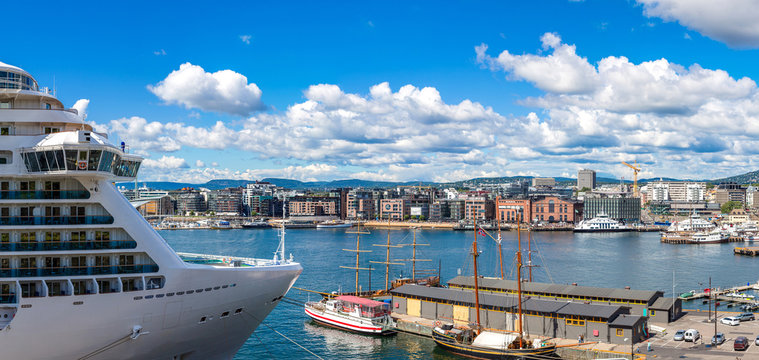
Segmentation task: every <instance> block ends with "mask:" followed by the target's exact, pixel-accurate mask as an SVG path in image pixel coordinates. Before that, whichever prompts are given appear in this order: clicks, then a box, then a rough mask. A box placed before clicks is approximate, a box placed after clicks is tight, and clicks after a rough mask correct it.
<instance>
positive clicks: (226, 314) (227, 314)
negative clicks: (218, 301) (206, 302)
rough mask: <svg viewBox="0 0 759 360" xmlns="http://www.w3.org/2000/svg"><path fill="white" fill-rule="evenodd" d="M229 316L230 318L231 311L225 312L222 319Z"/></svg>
mask: <svg viewBox="0 0 759 360" xmlns="http://www.w3.org/2000/svg"><path fill="white" fill-rule="evenodd" d="M227 316H229V311H225V312H223V313H221V317H223V318H225V317H227Z"/></svg>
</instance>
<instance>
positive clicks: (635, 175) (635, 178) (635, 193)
mask: <svg viewBox="0 0 759 360" xmlns="http://www.w3.org/2000/svg"><path fill="white" fill-rule="evenodd" d="M622 163H623V164H625V165H627V167H629V168H630V169H633V196H635V197H640V194H638V172H640V168H639V167H638V162H637V161H635V162H633V164H635V165H630V164H628V163H626V162H624V161H623V162H622Z"/></svg>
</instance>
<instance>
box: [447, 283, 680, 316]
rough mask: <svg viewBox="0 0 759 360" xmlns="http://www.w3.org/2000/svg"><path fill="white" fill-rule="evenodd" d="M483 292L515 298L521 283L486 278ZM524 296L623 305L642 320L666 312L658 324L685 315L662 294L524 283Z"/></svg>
mask: <svg viewBox="0 0 759 360" xmlns="http://www.w3.org/2000/svg"><path fill="white" fill-rule="evenodd" d="M448 286H449V287H451V288H464V289H474V278H473V277H471V276H457V277H455V278H453V279H452V280H451V281H449V282H448ZM479 288H480V291H481V292H492V293H506V294H512V295H515V294H516V293H517V282H516V280H502V279H498V278H488V277H482V278H480V281H479ZM522 294H523V295H526V296H532V297H537V298H539V299H545V300H560V301H573V302H581V303H588V304H599V305H619V306H623V307H626V308H628V309H629V311H628V312H629V313H630V314H632V315H640V316H649V317H651V316H653V314H656V313H657V311H658V312H662V311H665V312H666V313H667V316H660V317H659V316H657V319H656V321H657V322H669V321H666V319H672V318H675V319H677V318H678V317H680V316H681V315H682V301H681V300H680V299H674V301H673V299H672V298H664V297H663V296H664V293H663V292H661V291H651V290H632V289H615V288H599V287H591V286H578V285H562V284H549V283H539V282H524V283H522ZM670 321H671V320H670Z"/></svg>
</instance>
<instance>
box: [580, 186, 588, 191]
mask: <svg viewBox="0 0 759 360" xmlns="http://www.w3.org/2000/svg"><path fill="white" fill-rule="evenodd" d="M588 191H590V188H589V187H587V186H585V187H583V188H582V189H580V191H579V192H588Z"/></svg>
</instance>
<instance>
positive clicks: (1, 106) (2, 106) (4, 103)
mask: <svg viewBox="0 0 759 360" xmlns="http://www.w3.org/2000/svg"><path fill="white" fill-rule="evenodd" d="M2 88H3V87H2V86H0V89H2ZM10 108H11V102H10V101H0V109H10Z"/></svg>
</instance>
